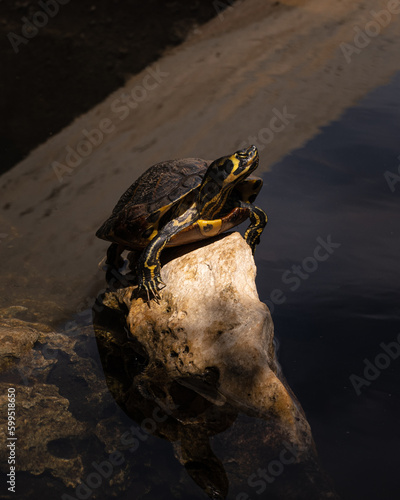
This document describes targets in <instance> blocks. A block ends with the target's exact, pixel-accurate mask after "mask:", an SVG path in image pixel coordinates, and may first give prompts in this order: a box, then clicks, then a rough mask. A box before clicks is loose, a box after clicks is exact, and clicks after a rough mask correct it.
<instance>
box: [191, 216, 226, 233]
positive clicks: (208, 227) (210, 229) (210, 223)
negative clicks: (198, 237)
mask: <svg viewBox="0 0 400 500" xmlns="http://www.w3.org/2000/svg"><path fill="white" fill-rule="evenodd" d="M197 224H198V226H199V228H200V232H201V234H202V235H203V236H210V237H212V236H216V235H217V234H219V232H220V231H221V226H222V220H221V219H215V220H198V221H197Z"/></svg>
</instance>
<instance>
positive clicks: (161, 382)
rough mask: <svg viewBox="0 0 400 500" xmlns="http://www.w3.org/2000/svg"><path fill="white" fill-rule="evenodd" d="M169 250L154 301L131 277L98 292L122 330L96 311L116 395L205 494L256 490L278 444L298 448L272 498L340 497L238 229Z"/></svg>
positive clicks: (220, 495)
mask: <svg viewBox="0 0 400 500" xmlns="http://www.w3.org/2000/svg"><path fill="white" fill-rule="evenodd" d="M165 257H166V260H169V261H168V262H167V263H166V264H165V265H164V266H163V268H162V272H161V275H162V279H163V281H164V282H165V283H166V287H165V288H164V289H163V290H162V291H161V300H160V301H159V303H157V302H155V301H151V303H147V302H145V301H143V300H142V299H141V298H139V299H136V300H133V301H131V294H132V290H133V288H132V287H128V288H121V289H119V290H116V291H112V292H111V291H110V292H108V293H106V295H105V297H104V299H103V306H105V308H106V309H108V310H109V311H111V310H114V312H115V314H116V318H117V317H118V320H116V321H118V322H120V323H121V324H123V318H125V320H126V326H127V327H128V332H127V331H126V327H125V330H123V329H122V330H120V331H119V333H118V332H115V333H110V331H109V330H107V329H102V328H101V326H100V325H101V324H102V320H101V314H100V315H98V317H97V320H96V324H97V330H96V334H97V339H98V344H99V350H100V354H101V356H102V360H103V366H104V368H105V372H106V374H107V381H108V384H109V387H110V390H111V391H112V393H113V395H114V397H115V398H116V400H117V402H118V403H119V404H120V405H121V406H122V408H123V409H124V410H125V411H126V412H127V413H128V415H130V416H131V417H132V418H133V419H135V420H137V421H143V419H146V418H147V419H149V418H150V419H151V421H152V425H153V426H154V429H153V433H154V434H155V435H158V436H160V437H163V438H166V439H168V440H170V441H171V442H172V443H174V448H175V455H176V457H177V459H178V460H179V461H180V462H181V463H182V464H183V465H184V466H185V467H186V470H187V471H188V473H189V474H190V475H191V477H192V478H193V479H194V481H195V482H196V483H197V484H198V485H199V486H200V487H201V488H202V489H203V490H204V491H205V492H206V493H207V494H208V496H209V497H210V498H226V496H227V494H228V490H230V491H231V492H235V494H239V493H243V492H246V491H248V493H249V494H250V496H251V493H253V494H254V489H253V490H252V489H251V488H250V489H249V483H248V480H249V477H251V476H252V475H254V473H255V471H257V470H260V467H261V465H268V463H267V464H265V460H267V461H268V460H269V461H273V460H274V459H276V457H278V456H279V455H280V454H281V453H282V452H283V450H286V449H287V448H285V446H286V447H289V448H290V449H292V450H295V453H293V460H291V461H290V463H291V465H290V466H289V465H286V466H285V467H284V470H283V471H282V477H284V478H285V479H283V480H282V481H281V483H280V485H279V482H278V481H276V483H275V484H274V485H273V487H272V486H271V487H270V489H269V490H268V491H269V492H270V493H272V494H274V495H276V496H273V498H282V499H283V498H285V499H301V498H305V497H307V498H309V499H314V498H315V499H321V498H336V497H335V495H334V493H333V492H332V491H331V488H330V486H329V483H328V481H327V480H326V478H325V476H324V474H323V473H322V472H321V470H320V468H319V465H318V460H317V456H316V451H315V446H314V443H313V439H312V435H311V431H310V427H309V424H308V422H307V420H306V418H305V415H304V412H303V410H302V408H301V406H300V404H299V403H298V401H297V400H296V398H295V396H294V395H293V393H292V392H291V390H290V388H289V387H288V385H287V383H286V381H285V379H284V377H283V375H282V373H281V371H280V368H279V365H278V363H277V360H276V356H275V352H274V343H273V336H274V329H273V322H272V319H271V315H270V313H269V310H268V308H267V307H266V305H265V304H263V303H262V302H260V300H259V298H258V294H257V289H256V285H255V276H256V267H255V264H254V260H253V257H252V254H251V251H250V248H249V247H248V245H247V244H246V243H245V242H244V240H243V239H242V237H241V236H240V235H239V233H233V234H229V235H223V236H222V237H219V238H217V239H215V240H213V241H211V240H210V241H206V242H203V243H200V244H198V245H191V246H187V247H178V248H176V249H170V250H168V251H167V252H165ZM103 314H106V312H105V311H103ZM111 322H112V321H111ZM111 322H110V323H111ZM103 324H104V321H103ZM110 359H113V360H114V362H110ZM116 359H119V360H120V362H119V366H118V368H117V367H116V365H115V360H116ZM129 363H130V365H129ZM156 409H157V411H159V413H158V416H159V417H160V418H159V419H158V420H157V419H155V418H154V412H155V410H156ZM160 409H161V410H160ZM160 411H161V413H160ZM275 461H276V460H275ZM281 465H282V464H281ZM272 482H274V478H273V480H272V481H271V483H272ZM262 484H263V483H262ZM265 484H267V483H265ZM304 495H306V496H304ZM232 498H233V497H232ZM244 498H248V497H244Z"/></svg>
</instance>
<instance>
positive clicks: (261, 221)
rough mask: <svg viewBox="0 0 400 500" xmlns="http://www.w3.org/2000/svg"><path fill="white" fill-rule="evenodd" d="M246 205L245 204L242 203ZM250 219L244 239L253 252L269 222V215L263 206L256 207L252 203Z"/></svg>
mask: <svg viewBox="0 0 400 500" xmlns="http://www.w3.org/2000/svg"><path fill="white" fill-rule="evenodd" d="M242 206H245V204H242ZM249 208H250V210H251V211H250V221H251V224H250V226H249V227H248V228H247V231H246V232H245V234H244V239H245V240H246V242H247V243H248V245H249V246H250V248H251V250H252V252H253V253H254V251H255V249H256V245H258V243H259V242H260V236H261V234H262V232H263V231H264V228H265V226H266V224H267V221H268V217H267V214H266V213H265V212H264V210H261V208H258V207H255V206H254V205H250V206H249Z"/></svg>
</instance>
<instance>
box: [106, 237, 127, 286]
mask: <svg viewBox="0 0 400 500" xmlns="http://www.w3.org/2000/svg"><path fill="white" fill-rule="evenodd" d="M124 250H125V247H123V246H122V245H119V244H118V243H111V245H110V246H109V247H108V249H107V258H106V266H107V269H106V281H107V284H108V286H110V287H111V288H113V287H115V285H116V283H119V285H120V284H123V282H124V281H126V280H125V279H124V277H123V275H122V274H121V273H120V272H119V271H118V270H119V269H120V268H121V267H122V266H123V265H124V259H123V258H122V257H121V253H122V252H123V251H124ZM118 287H119V286H118Z"/></svg>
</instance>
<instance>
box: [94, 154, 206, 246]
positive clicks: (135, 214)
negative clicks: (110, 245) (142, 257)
mask: <svg viewBox="0 0 400 500" xmlns="http://www.w3.org/2000/svg"><path fill="white" fill-rule="evenodd" d="M210 164H211V161H207V160H202V159H200V158H184V159H180V160H170V161H164V162H161V163H157V164H156V165H153V166H152V167H150V168H149V169H148V170H146V171H145V172H144V173H143V174H142V175H141V176H140V177H139V178H138V179H137V180H136V182H134V183H133V184H132V185H131V186H130V187H129V188H128V189H127V190H126V191H125V193H124V194H123V195H122V196H121V198H120V199H119V201H118V203H117V204H116V205H115V207H114V209H113V211H112V214H111V216H110V217H109V218H108V219H107V220H106V221H105V222H104V224H103V225H102V226H101V227H100V228H99V230H98V231H97V232H96V236H97V237H98V238H101V239H103V240H107V241H111V242H115V243H120V244H122V245H126V246H127V247H130V248H143V247H144V246H146V245H147V244H148V243H149V241H150V240H149V236H150V234H151V233H152V225H154V223H155V222H157V221H158V220H160V219H161V218H163V219H164V220H163V221H162V223H161V221H160V226H162V224H163V223H164V221H165V222H168V220H171V219H172V218H173V217H174V210H173V209H174V207H175V206H177V205H179V202H180V201H181V200H182V199H184V198H185V197H190V196H192V197H193V199H194V196H195V190H196V189H197V188H198V187H199V186H200V184H201V182H202V180H203V176H204V174H205V172H206V170H207V168H208V166H209V165H210Z"/></svg>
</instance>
